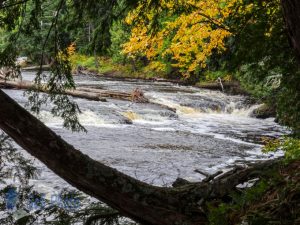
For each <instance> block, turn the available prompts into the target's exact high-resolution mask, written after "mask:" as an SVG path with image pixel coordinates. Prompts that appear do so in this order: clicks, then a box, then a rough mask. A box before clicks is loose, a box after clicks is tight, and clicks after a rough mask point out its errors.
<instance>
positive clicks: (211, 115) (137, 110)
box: [5, 72, 286, 192]
mask: <svg viewBox="0 0 300 225" xmlns="http://www.w3.org/2000/svg"><path fill="white" fill-rule="evenodd" d="M33 77H34V73H33V72H24V73H23V79H26V80H32V79H33ZM75 81H76V84H77V85H78V86H88V87H96V88H101V89H107V90H118V91H127V92H130V91H132V90H133V89H135V88H137V87H138V88H140V89H141V90H143V91H144V93H145V95H146V96H147V97H148V98H149V99H151V100H152V101H153V102H157V103H161V104H163V105H166V106H170V107H173V108H176V110H177V111H176V113H174V112H172V111H170V110H168V109H166V108H163V107H160V106H158V105H153V104H141V103H132V102H128V101H121V100H113V99H108V101H107V102H96V101H89V100H85V99H74V100H75V101H76V102H77V103H78V105H79V107H80V109H81V111H82V114H81V115H80V116H79V119H80V122H81V123H82V125H84V126H85V128H86V129H87V131H88V132H87V133H84V132H80V133H73V132H71V131H68V130H66V129H64V128H63V127H62V120H61V119H59V118H55V117H53V116H52V115H51V113H50V109H49V108H51V107H50V106H51V105H50V106H49V105H48V106H44V107H43V108H42V111H41V114H40V115H39V116H38V117H39V118H40V119H41V120H42V121H43V122H44V123H45V124H46V125H47V126H48V127H50V128H51V129H53V130H54V131H55V132H56V133H57V134H58V135H60V136H62V137H63V138H64V139H65V140H66V141H68V142H69V143H71V144H72V145H74V146H75V147H76V148H78V149H80V150H81V151H82V152H84V153H85V154H88V155H89V156H90V157H92V158H93V159H95V160H99V161H101V162H103V163H105V164H106V165H109V166H112V167H114V168H116V169H118V170H120V171H122V172H124V173H126V174H128V175H130V176H133V177H135V178H137V179H139V180H142V181H145V182H147V183H150V184H154V185H159V186H170V185H171V184H172V182H174V181H175V180H176V178H178V177H181V178H184V179H187V180H189V181H200V180H201V179H203V178H204V177H203V175H201V174H199V173H197V172H195V169H198V170H201V171H205V172H207V173H214V172H216V171H217V170H220V169H223V170H226V169H228V168H230V166H232V165H233V164H236V163H243V162H244V161H253V160H265V159H268V158H272V157H276V155H274V154H262V153H261V140H262V138H263V137H279V136H280V135H282V134H283V133H285V132H286V130H285V129H284V128H283V127H281V126H279V125H278V124H276V123H275V122H274V118H269V119H264V120H262V119H256V118H252V117H251V116H250V115H251V112H252V111H253V109H254V108H256V107H257V105H249V104H248V101H247V97H245V96H238V95H236V96H230V95H226V94H224V93H221V92H219V91H210V90H205V89H200V88H195V87H191V86H179V85H176V84H172V83H168V82H152V81H141V80H126V81H121V80H114V79H111V78H103V77H95V76H75ZM5 92H6V93H8V94H9V95H10V96H11V97H13V98H14V99H15V100H16V101H17V102H18V103H20V104H21V105H23V106H25V105H26V102H27V97H24V95H23V91H20V90H5ZM125 118H129V119H131V120H132V121H133V123H132V124H127V123H126V119H125ZM66 163H67V162H66ZM35 164H36V166H38V168H39V169H40V170H41V174H40V176H39V177H38V178H36V179H33V180H31V183H32V184H34V185H35V186H36V188H37V189H38V190H39V191H41V192H53V191H58V190H61V189H62V188H64V187H69V185H68V184H67V183H66V182H65V181H63V180H62V179H61V178H59V177H58V176H56V175H55V174H54V173H53V172H52V171H50V170H49V169H48V168H46V167H45V166H44V165H43V164H41V163H40V162H38V161H37V160H35Z"/></svg>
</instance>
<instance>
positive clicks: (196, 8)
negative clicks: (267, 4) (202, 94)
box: [123, 0, 242, 77]
mask: <svg viewBox="0 0 300 225" xmlns="http://www.w3.org/2000/svg"><path fill="white" fill-rule="evenodd" d="M148 1H149V3H150V1H151V0H148ZM241 1H242V0H201V1H199V0H187V1H184V0H176V1H174V0H172V1H171V0H170V1H168V0H162V1H161V2H160V6H159V7H156V8H155V9H151V8H150V9H147V10H145V9H144V8H143V6H144V5H142V4H141V5H140V6H139V7H137V9H135V10H134V11H132V12H130V13H129V14H128V16H127V18H126V20H125V21H126V22H127V23H128V24H130V25H132V30H131V37H130V40H129V41H128V42H127V43H125V44H124V45H123V53H124V54H126V55H127V56H128V57H132V58H135V57H136V56H146V57H147V58H148V59H149V60H151V61H154V62H155V61H158V59H159V57H160V59H162V58H165V59H166V58H167V59H170V60H169V61H171V62H172V66H173V67H176V68H178V69H179V70H180V71H181V72H182V74H183V75H184V76H186V77H188V76H189V75H190V74H191V73H193V72H194V71H196V70H197V69H201V68H205V67H206V66H207V60H208V58H209V57H210V56H211V55H212V54H213V53H214V52H217V53H218V52H222V51H224V50H226V47H225V40H226V39H227V38H228V37H230V35H232V34H231V32H230V29H229V28H228V27H227V26H226V25H225V24H226V23H225V21H226V19H227V18H228V17H229V16H230V14H231V13H232V9H233V8H234V6H235V4H237V3H238V2H241ZM180 7H185V8H187V7H190V8H192V9H193V10H191V12H189V13H181V14H179V15H178V13H176V8H177V9H178V8H180ZM141 14H143V15H144V18H145V19H144V20H143V21H141V20H139V18H140V15H141ZM160 14H162V15H163V18H164V20H165V21H162V22H161V23H162V28H161V29H159V30H158V32H155V34H151V28H152V27H151V20H153V18H154V16H155V15H156V16H157V15H160ZM166 18H167V19H166ZM149 21H150V22H149ZM152 66H153V67H157V68H158V69H159V70H162V69H163V65H162V63H152Z"/></svg>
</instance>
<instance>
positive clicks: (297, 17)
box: [281, 0, 300, 63]
mask: <svg viewBox="0 0 300 225" xmlns="http://www.w3.org/2000/svg"><path fill="white" fill-rule="evenodd" d="M281 5H282V9H283V16H284V20H285V23H286V28H287V33H288V36H289V40H290V43H291V45H292V47H293V48H294V50H295V52H296V55H297V58H298V61H299V63H300V1H299V0H281Z"/></svg>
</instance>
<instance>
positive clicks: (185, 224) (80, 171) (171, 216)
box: [0, 90, 273, 225]
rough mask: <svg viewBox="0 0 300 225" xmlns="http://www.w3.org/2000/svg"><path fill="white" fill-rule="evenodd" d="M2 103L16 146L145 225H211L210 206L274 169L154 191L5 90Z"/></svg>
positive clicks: (1, 124) (1, 117)
mask: <svg viewBox="0 0 300 225" xmlns="http://www.w3.org/2000/svg"><path fill="white" fill-rule="evenodd" d="M0 102H1V107H0V128H1V129H2V130H3V131H5V132H6V133H7V134H8V135H9V136H10V137H12V138H13V139H14V140H15V142H16V143H17V144H19V145H20V146H21V147H22V148H24V149H25V150H26V151H27V152H28V153H30V154H31V155H33V156H34V157H36V158H37V159H39V160H40V161H41V162H43V163H44V164H45V165H46V166H47V167H48V168H50V169H51V170H52V171H53V172H54V173H56V174H57V175H58V176H60V177H61V178H63V179H64V180H66V181H67V182H68V183H70V184H71V185H72V186H74V187H76V188H78V189H79V190H81V191H83V192H85V193H87V194H89V195H90V196H93V197H95V198H97V199H99V200H101V201H103V202H105V203H107V204H108V205H109V206H111V207H112V208H115V209H116V210H118V211H119V212H121V213H122V214H123V215H124V216H127V217H129V218H131V219H133V220H135V221H137V222H140V223H142V224H147V225H170V224H172V225H173V224H174V225H175V224H178V225H196V224H197V225H201V224H207V222H208V221H207V216H206V214H205V213H206V212H205V210H203V208H202V206H204V207H205V202H206V201H209V200H212V199H222V198H223V197H224V196H226V195H227V194H228V193H229V192H230V191H231V190H232V189H234V188H235V186H236V185H238V184H239V183H241V182H244V181H246V180H247V179H250V178H253V176H255V177H257V176H258V174H259V173H261V172H262V171H265V169H266V168H267V167H268V166H270V165H273V162H266V163H263V164H260V165H259V166H257V165H256V166H253V167H249V168H247V169H245V168H242V169H239V170H237V171H234V172H232V171H231V172H228V173H226V174H224V175H221V176H220V178H219V179H215V180H213V181H207V182H199V183H193V184H186V185H183V186H179V187H176V188H163V187H155V186H151V185H148V184H146V183H144V182H141V181H138V180H136V179H134V178H132V177H129V176H127V175H125V174H123V173H121V172H119V171H117V170H115V169H113V168H111V167H108V166H106V165H104V164H102V163H100V162H98V161H96V160H93V159H91V158H90V157H89V156H87V155H85V154H83V153H81V152H80V151H79V150H77V149H75V148H74V147H73V146H72V145H70V144H68V143H66V142H65V141H64V140H63V139H62V138H61V137H60V136H57V135H56V134H55V133H54V132H53V131H52V130H51V129H49V128H48V127H46V126H45V125H44V124H43V123H42V122H40V121H39V120H38V119H36V118H35V117H34V116H32V115H31V114H30V113H29V112H27V111H26V110H25V109H23V108H22V107H21V106H19V105H18V104H17V103H16V102H15V101H14V100H13V99H11V98H10V97H9V96H7V95H6V94H5V93H4V92H3V91H1V90H0ZM262 168H264V170H263V169H262Z"/></svg>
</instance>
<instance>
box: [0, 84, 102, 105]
mask: <svg viewBox="0 0 300 225" xmlns="http://www.w3.org/2000/svg"><path fill="white" fill-rule="evenodd" d="M0 87H3V88H14V89H31V90H38V91H40V92H45V93H49V90H48V89H47V87H46V86H43V85H42V86H40V87H38V86H37V85H35V84H33V83H32V82H30V81H24V80H23V81H8V80H1V79H0ZM61 94H67V95H70V96H73V97H77V98H85V99H88V100H93V101H101V102H106V99H105V98H104V96H102V95H101V94H97V93H87V92H84V91H80V90H64V91H63V92H62V93H61Z"/></svg>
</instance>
